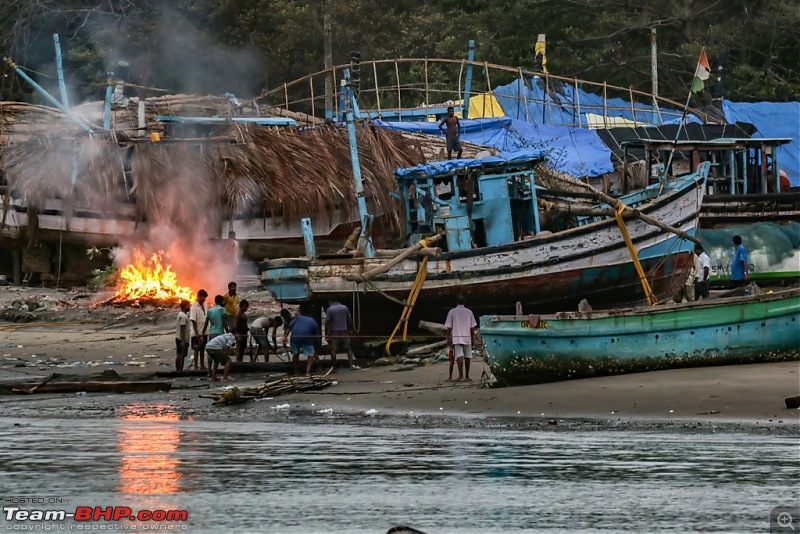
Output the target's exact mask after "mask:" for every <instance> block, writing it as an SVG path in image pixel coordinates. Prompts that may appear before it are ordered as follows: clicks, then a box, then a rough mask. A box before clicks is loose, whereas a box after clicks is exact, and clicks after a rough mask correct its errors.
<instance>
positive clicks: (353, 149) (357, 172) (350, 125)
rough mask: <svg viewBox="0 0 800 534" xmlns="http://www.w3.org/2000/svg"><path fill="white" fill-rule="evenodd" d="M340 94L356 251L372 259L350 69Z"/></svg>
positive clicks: (370, 231) (370, 216)
mask: <svg viewBox="0 0 800 534" xmlns="http://www.w3.org/2000/svg"><path fill="white" fill-rule="evenodd" d="M342 92H343V93H344V107H345V120H346V121H347V137H348V138H349V140H350V161H351V163H352V164H353V181H354V182H355V185H356V200H357V201H358V215H359V218H360V219H361V237H360V238H359V239H358V250H363V251H364V256H366V257H367V258H374V257H375V248H374V247H373V246H372V221H373V220H374V217H373V216H372V215H370V214H369V213H368V212H367V200H366V198H364V181H363V180H362V179H361V165H360V163H359V161H358V144H357V143H356V124H355V117H354V116H353V109H354V108H355V106H356V105H357V104H356V102H355V95H354V94H353V88H352V87H351V85H350V69H344V79H343V80H342Z"/></svg>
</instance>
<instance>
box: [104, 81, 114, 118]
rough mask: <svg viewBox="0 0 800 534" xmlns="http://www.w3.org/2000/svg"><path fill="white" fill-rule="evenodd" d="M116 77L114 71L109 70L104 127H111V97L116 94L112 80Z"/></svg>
mask: <svg viewBox="0 0 800 534" xmlns="http://www.w3.org/2000/svg"><path fill="white" fill-rule="evenodd" d="M113 79H114V71H113V70H110V71H108V87H106V102H105V105H104V106H103V129H104V130H110V129H111V97H112V96H114V86H113V85H112V81H113Z"/></svg>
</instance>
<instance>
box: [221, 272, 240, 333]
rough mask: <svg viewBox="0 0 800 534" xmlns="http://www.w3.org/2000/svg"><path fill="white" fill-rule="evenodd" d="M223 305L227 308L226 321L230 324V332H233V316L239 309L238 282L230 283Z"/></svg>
mask: <svg viewBox="0 0 800 534" xmlns="http://www.w3.org/2000/svg"><path fill="white" fill-rule="evenodd" d="M222 298H223V303H222V305H223V307H224V308H225V322H226V323H227V324H228V332H233V327H234V326H235V325H234V324H233V317H234V316H235V315H236V312H237V311H238V310H239V295H237V294H236V282H230V283H228V292H227V293H225V294H224V295H223V296H222Z"/></svg>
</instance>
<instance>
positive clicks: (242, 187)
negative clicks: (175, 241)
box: [0, 124, 425, 229]
mask: <svg viewBox="0 0 800 534" xmlns="http://www.w3.org/2000/svg"><path fill="white" fill-rule="evenodd" d="M215 134H216V135H217V136H220V137H225V138H233V139H235V140H236V142H235V143H220V142H217V143H206V144H202V145H199V146H198V145H196V144H188V143H152V142H132V141H124V142H121V141H120V139H119V138H117V137H116V136H115V135H113V134H112V135H109V136H106V137H95V138H89V137H85V136H84V137H60V136H56V135H42V136H35V137H33V138H32V139H30V140H29V141H26V142H20V143H14V144H10V145H8V144H7V145H5V146H1V147H0V171H1V172H3V173H4V174H5V178H6V181H7V183H8V186H9V188H8V189H9V191H10V190H14V191H16V192H17V193H19V194H21V195H23V196H24V198H25V202H26V204H27V205H28V206H31V207H38V208H41V207H43V206H44V205H45V203H46V202H47V201H48V200H49V199H53V198H60V199H64V200H69V201H70V202H71V203H73V205H75V206H80V207H91V209H92V210H93V211H100V212H105V213H108V214H109V215H112V216H113V215H114V213H115V210H116V209H118V206H119V202H120V201H125V200H126V199H129V200H134V199H135V205H136V211H137V214H138V216H139V218H140V219H144V220H147V221H151V222H155V221H163V220H168V221H170V222H171V223H172V224H173V225H178V226H181V225H186V227H187V228H189V229H191V228H192V226H195V225H196V224H197V221H198V219H199V218H200V217H202V218H205V219H206V222H208V223H210V224H211V226H208V227H209V228H212V227H213V225H214V224H215V223H216V222H218V221H216V220H215V217H219V216H220V215H228V216H232V215H235V214H246V215H249V216H258V215H257V214H259V213H260V214H261V215H262V216H266V215H268V214H274V215H278V214H281V215H282V217H283V219H284V220H287V221H288V220H296V219H298V218H300V217H305V216H312V215H313V216H315V217H319V216H320V215H327V216H328V217H329V218H331V219H332V218H333V217H334V214H335V212H336V211H337V210H339V211H341V213H342V215H343V216H344V217H345V218H346V219H347V220H356V219H357V213H358V208H357V202H356V193H355V185H354V181H353V172H352V167H351V162H350V148H349V142H348V136H347V132H346V129H344V128H334V127H326V128H318V129H311V130H306V131H301V130H298V129H296V128H264V127H260V126H255V125H236V124H231V125H228V126H225V127H223V128H222V129H221V130H220V131H218V132H215ZM357 139H358V147H359V157H360V160H361V172H362V178H363V182H364V194H365V197H366V199H367V202H368V203H369V205H370V211H371V212H373V213H376V214H379V213H383V214H391V216H392V218H393V222H394V223H399V220H398V212H399V210H397V209H395V205H394V204H393V202H394V201H393V200H392V198H391V193H392V192H393V191H394V190H395V182H394V177H393V171H394V170H395V169H396V168H398V167H406V166H412V165H416V164H418V163H422V162H424V161H425V158H424V156H423V154H422V150H421V148H420V146H419V145H418V144H415V143H413V142H410V141H408V140H407V139H406V138H404V137H403V136H402V135H401V134H398V133H396V132H390V131H386V130H381V129H377V128H373V127H371V126H369V125H367V124H361V125H359V126H358V128H357ZM73 165H74V166H75V168H76V169H77V173H75V176H76V180H75V183H74V184H73V183H72V176H73ZM220 205H223V206H225V209H224V210H220V209H218V207H219V206H220ZM215 206H216V207H217V208H216V209H215V208H214V207H215ZM221 212H222V213H221Z"/></svg>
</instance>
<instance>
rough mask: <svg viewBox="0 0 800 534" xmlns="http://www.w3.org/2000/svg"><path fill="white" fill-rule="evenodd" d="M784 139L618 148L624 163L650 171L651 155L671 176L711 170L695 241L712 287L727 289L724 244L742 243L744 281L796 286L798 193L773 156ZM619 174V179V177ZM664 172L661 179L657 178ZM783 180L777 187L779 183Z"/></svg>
mask: <svg viewBox="0 0 800 534" xmlns="http://www.w3.org/2000/svg"><path fill="white" fill-rule="evenodd" d="M791 142H792V139H790V138H772V139H770V138H763V137H757V138H756V137H754V138H720V139H711V140H698V139H694V140H680V141H678V142H677V143H676V142H674V141H672V140H663V139H636V140H629V141H622V143H621V144H622V147H623V161H628V155H629V154H632V155H634V156H635V157H644V162H645V168H646V169H650V168H652V167H651V165H652V164H654V163H655V160H654V159H653V155H654V154H657V155H658V156H659V159H661V158H663V159H662V161H667V160H670V158H669V157H668V154H669V153H670V152H672V151H674V153H675V155H674V157H673V158H672V159H671V161H672V164H671V166H670V169H669V174H670V175H678V174H681V173H685V172H692V171H693V170H695V169H696V168H697V166H698V165H700V164H701V163H702V162H712V163H713V167H712V169H711V171H710V173H709V177H708V180H707V181H706V187H705V190H706V191H705V192H706V194H705V196H704V198H703V205H702V209H701V210H700V224H699V229H698V230H697V236H698V237H699V238H700V239H701V240H702V241H703V246H704V247H705V252H706V253H707V254H708V255H709V257H710V258H711V281H712V282H715V283H719V284H725V283H727V282H729V281H730V265H731V260H732V259H733V250H734V249H733V247H732V246H731V238H733V236H734V235H739V236H741V237H742V241H743V243H744V244H745V246H746V248H747V250H748V253H749V258H750V267H749V272H750V280H751V281H757V282H768V281H780V280H791V279H798V278H800V267H798V266H800V240H799V239H798V238H797V236H798V235H800V234H798V232H799V231H800V192H799V191H791V190H789V189H790V187H789V183H788V181H785V180H786V178H785V176H783V177H781V173H783V171H781V173H778V174H777V175H776V174H775V172H774V169H776V168H778V169H780V161H779V158H778V154H779V152H780V148H781V147H782V146H785V145H788V144H789V143H791ZM624 172H625V171H623V174H624ZM661 172H663V171H661ZM782 179H783V180H784V181H782Z"/></svg>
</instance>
